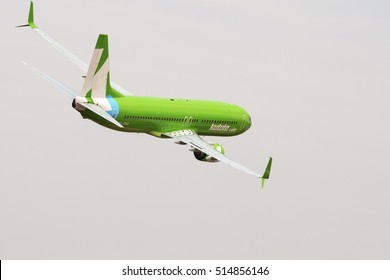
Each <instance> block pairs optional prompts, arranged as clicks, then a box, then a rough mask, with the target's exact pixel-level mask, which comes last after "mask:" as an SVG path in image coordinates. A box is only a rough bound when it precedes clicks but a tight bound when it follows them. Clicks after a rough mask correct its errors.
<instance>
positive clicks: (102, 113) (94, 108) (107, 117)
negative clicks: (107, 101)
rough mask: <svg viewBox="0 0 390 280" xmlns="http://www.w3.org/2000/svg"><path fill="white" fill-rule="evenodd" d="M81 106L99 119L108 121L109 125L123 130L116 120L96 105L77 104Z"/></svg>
mask: <svg viewBox="0 0 390 280" xmlns="http://www.w3.org/2000/svg"><path fill="white" fill-rule="evenodd" d="M79 104H80V105H81V106H83V107H84V108H86V109H88V110H90V111H92V112H94V113H95V114H97V115H99V116H100V117H102V118H103V119H105V120H106V121H109V122H110V123H112V124H114V125H116V126H118V127H120V128H123V125H121V124H120V123H119V122H118V121H117V120H116V119H114V118H113V117H111V116H110V114H108V113H107V112H106V111H104V110H103V109H102V108H100V107H99V106H98V105H95V104H91V103H79Z"/></svg>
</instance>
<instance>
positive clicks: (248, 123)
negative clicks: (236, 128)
mask: <svg viewBox="0 0 390 280" xmlns="http://www.w3.org/2000/svg"><path fill="white" fill-rule="evenodd" d="M244 119H245V124H244V126H245V130H248V129H249V128H250V127H251V125H252V119H251V116H250V115H249V114H248V112H245V115H244Z"/></svg>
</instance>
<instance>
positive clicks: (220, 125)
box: [209, 124, 230, 131]
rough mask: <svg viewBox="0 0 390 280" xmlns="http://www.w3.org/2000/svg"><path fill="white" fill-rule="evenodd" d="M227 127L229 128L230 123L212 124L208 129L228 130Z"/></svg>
mask: <svg viewBox="0 0 390 280" xmlns="http://www.w3.org/2000/svg"><path fill="white" fill-rule="evenodd" d="M229 128H230V125H227V124H218V125H215V124H212V125H211V126H210V128H209V130H213V131H229Z"/></svg>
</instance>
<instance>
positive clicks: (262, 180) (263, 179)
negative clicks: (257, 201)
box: [260, 157, 272, 189]
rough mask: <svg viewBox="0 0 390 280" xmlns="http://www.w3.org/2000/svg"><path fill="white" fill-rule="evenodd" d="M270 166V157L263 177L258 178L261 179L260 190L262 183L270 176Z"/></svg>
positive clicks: (262, 186)
mask: <svg viewBox="0 0 390 280" xmlns="http://www.w3.org/2000/svg"><path fill="white" fill-rule="evenodd" d="M271 166H272V157H270V158H269V160H268V164H267V167H266V168H265V171H264V174H263V176H261V177H260V179H261V188H262V189H264V182H265V180H266V179H269V175H270V174H271Z"/></svg>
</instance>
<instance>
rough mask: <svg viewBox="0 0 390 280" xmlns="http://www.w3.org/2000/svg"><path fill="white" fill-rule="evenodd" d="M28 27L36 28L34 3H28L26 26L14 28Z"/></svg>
mask: <svg viewBox="0 0 390 280" xmlns="http://www.w3.org/2000/svg"><path fill="white" fill-rule="evenodd" d="M26 26H30V27H31V28H33V29H34V28H38V26H37V25H36V24H35V22H34V3H33V1H30V12H29V13H28V24H23V25H19V26H16V27H26Z"/></svg>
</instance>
